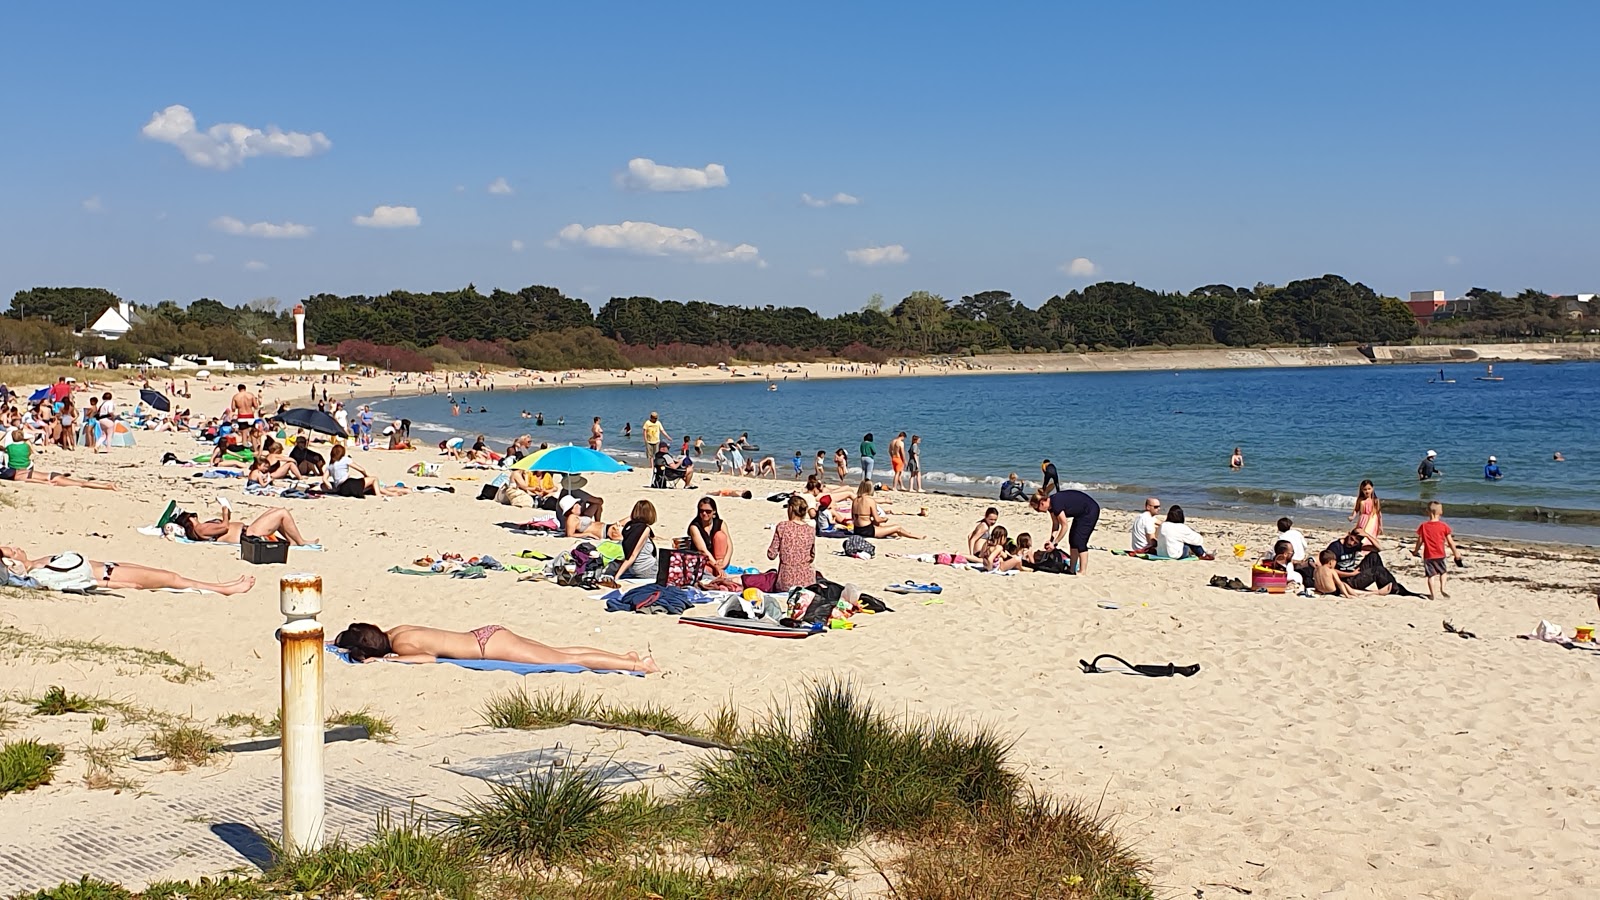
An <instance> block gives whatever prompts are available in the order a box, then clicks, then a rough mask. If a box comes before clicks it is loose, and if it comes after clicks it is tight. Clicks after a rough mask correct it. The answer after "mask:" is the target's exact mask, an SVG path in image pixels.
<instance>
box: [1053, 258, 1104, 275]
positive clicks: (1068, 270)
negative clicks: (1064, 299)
mask: <svg viewBox="0 0 1600 900" xmlns="http://www.w3.org/2000/svg"><path fill="white" fill-rule="evenodd" d="M1060 268H1061V271H1062V272H1063V273H1064V274H1067V275H1071V276H1072V277H1074V278H1088V277H1090V276H1091V275H1098V274H1100V267H1099V266H1097V265H1095V264H1094V262H1093V261H1091V260H1089V259H1086V258H1084V257H1082V256H1080V257H1078V258H1076V259H1074V260H1072V261H1071V262H1065V263H1062V264H1061V267H1060Z"/></svg>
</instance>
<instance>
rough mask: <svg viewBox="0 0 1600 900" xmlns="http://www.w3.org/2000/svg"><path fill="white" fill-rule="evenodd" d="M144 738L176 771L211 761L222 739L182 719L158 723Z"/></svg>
mask: <svg viewBox="0 0 1600 900" xmlns="http://www.w3.org/2000/svg"><path fill="white" fill-rule="evenodd" d="M145 740H146V743H148V744H149V745H150V746H151V747H152V748H153V749H154V750H155V751H156V752H157V753H159V754H161V755H162V756H164V757H166V758H167V762H168V764H169V765H171V766H172V768H174V769H176V770H178V771H182V770H184V769H187V768H189V767H190V766H203V765H205V764H206V763H208V762H210V761H211V754H212V753H213V752H215V751H216V750H217V748H219V747H221V746H222V741H221V740H220V739H219V738H218V737H217V736H216V735H215V734H213V733H212V732H210V731H208V730H206V729H205V728H201V727H200V726H199V725H195V724H194V723H192V722H183V721H179V722H168V723H164V724H161V725H158V726H157V727H156V730H155V731H152V732H151V733H150V736H149V737H148V738H146V739H145Z"/></svg>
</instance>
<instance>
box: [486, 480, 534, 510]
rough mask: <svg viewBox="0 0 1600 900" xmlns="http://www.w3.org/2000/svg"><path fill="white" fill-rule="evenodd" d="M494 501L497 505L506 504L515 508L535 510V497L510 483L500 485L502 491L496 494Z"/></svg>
mask: <svg viewBox="0 0 1600 900" xmlns="http://www.w3.org/2000/svg"><path fill="white" fill-rule="evenodd" d="M494 500H495V502H496V503H504V504H505V505H506V506H515V507H518V508H520V509H532V508H533V495H532V494H530V493H528V492H527V491H525V490H523V489H522V488H519V487H517V486H516V485H514V484H512V483H511V482H509V481H508V482H506V483H505V484H502V485H500V489H499V490H498V491H497V492H496V493H495V496H494Z"/></svg>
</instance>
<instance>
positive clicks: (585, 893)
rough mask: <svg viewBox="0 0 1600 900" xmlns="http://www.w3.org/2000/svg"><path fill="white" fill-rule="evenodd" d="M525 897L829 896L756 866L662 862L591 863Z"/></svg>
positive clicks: (719, 899) (804, 880)
mask: <svg viewBox="0 0 1600 900" xmlns="http://www.w3.org/2000/svg"><path fill="white" fill-rule="evenodd" d="M533 887H534V889H533V890H531V891H528V892H527V893H526V894H525V896H536V897H542V898H553V900H555V898H558V900H638V898H642V897H656V898H660V900H822V898H824V897H830V896H833V894H831V893H830V892H829V891H828V889H827V885H826V884H825V883H822V882H819V881H818V880H817V879H815V878H812V877H810V876H808V875H805V874H801V873H796V872H792V871H787V870H784V869H780V868H778V867H776V866H771V865H767V866H760V867H757V868H754V869H749V870H739V871H731V872H717V871H715V870H713V869H711V868H709V867H708V868H695V867H689V866H684V865H672V864H667V863H662V862H647V863H629V864H624V865H605V864H602V865H596V866H592V867H590V868H589V869H588V870H587V871H586V872H585V873H584V878H583V881H582V882H581V883H577V884H572V883H567V882H545V883H541V884H539V885H536V886H533Z"/></svg>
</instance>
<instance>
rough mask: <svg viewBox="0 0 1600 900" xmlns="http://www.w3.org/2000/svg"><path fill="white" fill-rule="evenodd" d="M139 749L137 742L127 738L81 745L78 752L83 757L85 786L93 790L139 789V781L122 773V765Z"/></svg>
mask: <svg viewBox="0 0 1600 900" xmlns="http://www.w3.org/2000/svg"><path fill="white" fill-rule="evenodd" d="M138 751H139V748H138V745H137V744H136V743H135V742H133V741H126V740H124V741H108V742H105V743H99V744H85V745H83V746H82V747H79V748H78V754H79V755H80V756H82V757H83V762H84V767H85V768H84V772H83V784H84V786H85V787H87V788H88V789H89V790H91V791H131V790H137V789H138V788H139V786H140V785H139V782H137V781H135V780H133V779H132V778H129V777H128V776H126V775H124V774H122V772H121V767H122V766H123V765H125V764H126V763H127V762H128V760H129V759H131V758H132V757H133V756H134V754H136V753H138Z"/></svg>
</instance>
